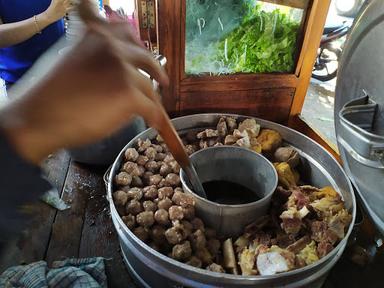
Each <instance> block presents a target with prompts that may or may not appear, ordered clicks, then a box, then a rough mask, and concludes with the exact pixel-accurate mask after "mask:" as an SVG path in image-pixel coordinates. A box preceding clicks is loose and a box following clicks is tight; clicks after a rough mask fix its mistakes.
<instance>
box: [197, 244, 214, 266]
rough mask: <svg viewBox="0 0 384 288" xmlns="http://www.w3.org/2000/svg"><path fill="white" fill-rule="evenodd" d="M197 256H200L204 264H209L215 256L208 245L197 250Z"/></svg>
mask: <svg viewBox="0 0 384 288" xmlns="http://www.w3.org/2000/svg"><path fill="white" fill-rule="evenodd" d="M195 254H196V257H197V258H199V259H200V260H201V261H202V262H203V264H204V265H209V264H211V263H212V262H213V257H212V255H211V253H209V251H208V250H207V248H206V247H203V248H201V249H199V250H197V251H195Z"/></svg>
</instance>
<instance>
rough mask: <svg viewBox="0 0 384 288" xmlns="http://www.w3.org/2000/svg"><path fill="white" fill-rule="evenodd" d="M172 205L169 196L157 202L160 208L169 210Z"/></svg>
mask: <svg viewBox="0 0 384 288" xmlns="http://www.w3.org/2000/svg"><path fill="white" fill-rule="evenodd" d="M171 206H172V201H171V199H169V198H165V199H162V200H160V201H159V202H158V203H157V207H159V209H164V210H167V211H168V210H169V208H170V207H171Z"/></svg>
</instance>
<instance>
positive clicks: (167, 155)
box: [163, 153, 175, 164]
mask: <svg viewBox="0 0 384 288" xmlns="http://www.w3.org/2000/svg"><path fill="white" fill-rule="evenodd" d="M172 161H175V158H173V156H172V154H171V153H167V154H166V156H165V158H164V160H163V162H164V163H167V164H168V163H169V162H172Z"/></svg>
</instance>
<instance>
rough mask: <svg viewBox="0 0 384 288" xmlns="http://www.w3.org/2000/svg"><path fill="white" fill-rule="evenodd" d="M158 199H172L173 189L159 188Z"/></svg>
mask: <svg viewBox="0 0 384 288" xmlns="http://www.w3.org/2000/svg"><path fill="white" fill-rule="evenodd" d="M158 191H159V199H165V198H172V196H173V188H172V187H162V188H159V190H158Z"/></svg>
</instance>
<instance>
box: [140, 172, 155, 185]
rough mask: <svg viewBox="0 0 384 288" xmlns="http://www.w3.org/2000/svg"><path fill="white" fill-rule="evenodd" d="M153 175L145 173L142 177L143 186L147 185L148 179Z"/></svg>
mask: <svg viewBox="0 0 384 288" xmlns="http://www.w3.org/2000/svg"><path fill="white" fill-rule="evenodd" d="M152 175H153V173H152V172H151V171H145V172H144V174H143V177H142V181H143V184H145V185H148V183H149V177H151V176H152Z"/></svg>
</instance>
